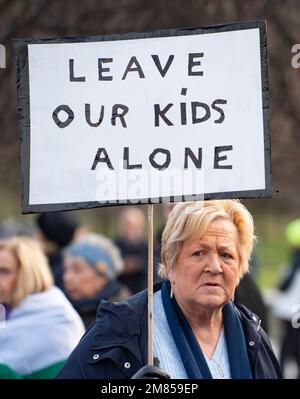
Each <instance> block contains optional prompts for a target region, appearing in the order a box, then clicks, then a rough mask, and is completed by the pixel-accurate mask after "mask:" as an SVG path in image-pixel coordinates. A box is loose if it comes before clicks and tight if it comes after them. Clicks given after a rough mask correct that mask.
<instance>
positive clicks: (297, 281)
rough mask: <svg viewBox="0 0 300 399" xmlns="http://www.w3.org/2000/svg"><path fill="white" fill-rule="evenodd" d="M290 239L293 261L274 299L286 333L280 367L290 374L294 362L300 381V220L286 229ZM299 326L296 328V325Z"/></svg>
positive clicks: (273, 307) (291, 223)
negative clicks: (288, 369) (291, 361)
mask: <svg viewBox="0 0 300 399" xmlns="http://www.w3.org/2000/svg"><path fill="white" fill-rule="evenodd" d="M285 234H286V239H287V242H288V244H289V246H290V262H289V264H288V265H287V267H286V273H285V275H284V277H283V278H282V280H281V281H280V283H279V287H278V290H277V293H276V294H275V297H273V300H272V310H273V313H274V314H275V315H276V316H277V317H278V318H279V319H280V320H281V323H282V329H283V334H282V337H281V339H280V365H281V368H282V370H283V372H284V373H285V372H286V369H287V364H288V362H289V361H290V360H294V361H295V362H296V366H297V378H298V379H299V378H300V329H299V327H298V325H297V324H298V323H297V321H298V319H299V317H297V309H298V307H299V303H300V219H296V220H293V221H292V222H290V223H289V224H288V225H287V227H286V231H285ZM293 321H294V322H295V323H296V326H295V325H294V322H293Z"/></svg>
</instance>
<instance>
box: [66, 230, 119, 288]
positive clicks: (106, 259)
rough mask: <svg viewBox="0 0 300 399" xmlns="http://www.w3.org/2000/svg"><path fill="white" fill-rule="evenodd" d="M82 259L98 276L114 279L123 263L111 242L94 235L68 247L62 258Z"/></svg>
mask: <svg viewBox="0 0 300 399" xmlns="http://www.w3.org/2000/svg"><path fill="white" fill-rule="evenodd" d="M68 255H70V256H78V257H80V258H83V259H84V260H85V261H86V263H87V264H88V265H89V266H91V267H92V268H93V269H94V270H95V272H96V273H97V274H99V275H105V276H106V277H107V278H108V279H110V280H113V279H115V278H116V277H117V276H118V275H119V274H120V272H121V271H122V270H123V261H122V258H121V256H120V252H119V250H118V248H117V247H116V246H115V245H114V244H113V242H112V241H111V240H109V239H107V238H105V237H102V236H100V235H96V234H89V235H87V236H85V237H84V238H82V239H80V240H78V241H76V242H74V243H73V244H71V245H69V246H68V247H67V248H66V249H65V250H64V256H68Z"/></svg>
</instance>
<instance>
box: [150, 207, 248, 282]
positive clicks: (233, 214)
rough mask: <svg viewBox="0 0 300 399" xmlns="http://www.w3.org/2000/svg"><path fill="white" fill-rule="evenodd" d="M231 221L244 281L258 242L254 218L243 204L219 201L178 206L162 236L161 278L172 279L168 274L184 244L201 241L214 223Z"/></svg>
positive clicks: (170, 216) (171, 214) (173, 211)
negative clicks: (234, 230)
mask: <svg viewBox="0 0 300 399" xmlns="http://www.w3.org/2000/svg"><path fill="white" fill-rule="evenodd" d="M216 219H228V220H231V221H232V223H233V224H234V225H235V226H236V228H237V231H238V237H239V240H238V243H237V247H238V252H239V258H240V259H239V260H240V277H242V276H243V275H244V274H245V273H247V271H248V270H249V259H250V256H251V252H252V249H253V245H254V242H255V236H254V225H253V218H252V216H251V214H250V212H249V211H248V210H247V208H246V207H245V206H244V205H242V204H241V203H240V201H239V200H215V201H196V202H181V203H178V204H177V205H176V206H175V207H174V208H173V210H172V212H171V213H170V215H169V218H168V221H167V224H166V226H165V229H164V231H163V235H162V248H161V260H162V263H161V264H160V265H159V271H158V273H159V275H160V276H161V277H162V278H167V277H168V270H169V269H171V268H172V267H173V265H174V263H175V262H176V260H177V258H178V255H179V253H180V251H181V248H182V245H183V243H184V241H186V240H188V239H191V238H192V239H195V240H200V239H201V238H202V237H203V236H204V235H205V232H206V230H207V229H208V227H209V225H210V223H212V222H213V221H215V220H216Z"/></svg>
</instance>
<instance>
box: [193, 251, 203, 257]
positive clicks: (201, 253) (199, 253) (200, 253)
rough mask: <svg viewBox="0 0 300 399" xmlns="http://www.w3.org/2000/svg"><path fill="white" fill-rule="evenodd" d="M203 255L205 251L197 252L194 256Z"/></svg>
mask: <svg viewBox="0 0 300 399" xmlns="http://www.w3.org/2000/svg"><path fill="white" fill-rule="evenodd" d="M201 255H203V251H195V252H194V253H193V256H201Z"/></svg>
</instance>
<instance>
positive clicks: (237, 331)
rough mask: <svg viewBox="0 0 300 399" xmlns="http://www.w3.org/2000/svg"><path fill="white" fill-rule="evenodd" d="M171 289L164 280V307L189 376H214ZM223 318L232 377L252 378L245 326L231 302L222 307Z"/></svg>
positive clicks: (205, 377)
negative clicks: (171, 294) (244, 331)
mask: <svg viewBox="0 0 300 399" xmlns="http://www.w3.org/2000/svg"><path fill="white" fill-rule="evenodd" d="M170 290H171V287H170V282H169V281H164V282H163V284H162V288H161V296H162V302H163V307H164V311H165V314H166V318H167V321H168V324H169V327H170V330H171V332H172V336H173V339H174V342H175V344H176V346H177V349H178V351H179V353H180V356H181V360H182V363H183V365H184V368H185V371H186V373H187V376H188V378H190V379H211V378H212V375H211V373H210V370H209V368H208V365H207V363H206V360H205V357H204V355H203V353H202V350H201V348H200V345H199V344H198V341H197V339H196V338H195V336H194V333H193V330H192V328H191V326H190V325H189V323H188V321H187V320H186V318H185V316H184V314H183V312H182V311H181V309H180V307H179V305H178V303H177V301H176V299H175V298H174V297H173V298H170ZM223 319H224V330H225V337H226V344H227V350H228V357H229V365H230V373H231V377H232V378H235V379H252V378H253V377H252V372H251V367H250V363H249V358H248V354H247V348H246V342H245V336H244V333H243V328H242V325H241V321H240V319H239V317H238V315H237V313H236V310H235V309H234V306H233V304H232V303H231V302H229V303H227V304H226V305H225V306H224V307H223Z"/></svg>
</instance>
